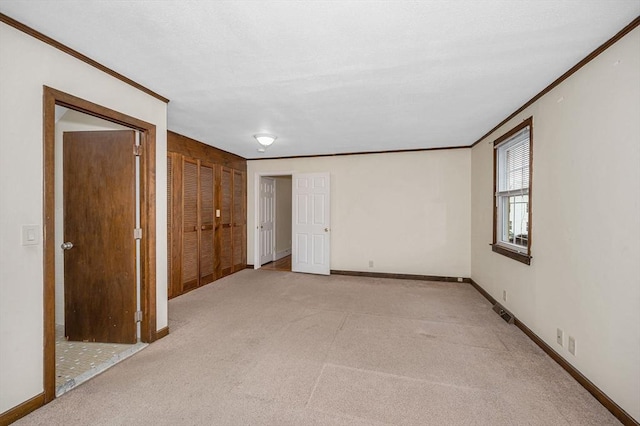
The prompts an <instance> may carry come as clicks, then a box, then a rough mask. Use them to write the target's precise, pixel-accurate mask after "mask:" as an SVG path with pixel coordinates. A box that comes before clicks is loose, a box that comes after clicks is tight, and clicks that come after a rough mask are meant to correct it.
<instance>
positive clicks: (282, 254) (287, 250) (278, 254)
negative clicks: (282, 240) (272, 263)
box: [274, 248, 291, 260]
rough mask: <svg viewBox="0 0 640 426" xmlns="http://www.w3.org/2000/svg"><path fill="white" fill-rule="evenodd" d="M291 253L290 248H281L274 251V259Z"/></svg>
mask: <svg viewBox="0 0 640 426" xmlns="http://www.w3.org/2000/svg"><path fill="white" fill-rule="evenodd" d="M290 254H291V249H290V248H288V249H286V250H281V251H277V252H276V258H275V259H274V260H280V259H282V258H283V257H287V256H289V255H290Z"/></svg>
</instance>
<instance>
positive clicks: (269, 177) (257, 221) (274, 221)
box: [256, 176, 278, 268]
mask: <svg viewBox="0 0 640 426" xmlns="http://www.w3.org/2000/svg"><path fill="white" fill-rule="evenodd" d="M262 179H271V180H272V181H273V209H272V210H273V212H272V215H271V217H272V218H273V228H272V231H273V249H272V250H273V252H272V253H271V262H275V260H276V247H275V246H276V243H277V241H276V222H277V220H276V213H277V211H278V209H277V206H276V200H277V194H276V191H277V187H276V176H260V181H259V182H260V186H259V187H258V189H257V190H258V192H261V191H262ZM260 204H262V198H260ZM258 207H260V206H258ZM259 212H260V209H258V214H259ZM256 219H257V220H256V227H259V226H261V223H262V222H261V221H260V217H258V218H256ZM258 236H259V237H260V238H262V232H260V230H259V229H258ZM261 243H262V241H258V248H259V249H260V248H261V247H262V244H261ZM258 259H260V262H259V265H260V267H261V268H262V265H263V263H262V253H259V254H258ZM267 263H268V262H267ZM265 264H266V263H265Z"/></svg>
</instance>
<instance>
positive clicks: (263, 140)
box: [253, 133, 278, 152]
mask: <svg viewBox="0 0 640 426" xmlns="http://www.w3.org/2000/svg"><path fill="white" fill-rule="evenodd" d="M253 137H254V138H256V140H257V141H258V143H259V144H260V148H258V152H264V151H265V150H266V149H267V148H268V147H269V146H271V144H272V143H273V141H275V140H276V139H278V137H277V136H274V135H270V134H268V133H258V134H257V135H253Z"/></svg>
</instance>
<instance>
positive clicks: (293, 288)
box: [16, 270, 619, 425]
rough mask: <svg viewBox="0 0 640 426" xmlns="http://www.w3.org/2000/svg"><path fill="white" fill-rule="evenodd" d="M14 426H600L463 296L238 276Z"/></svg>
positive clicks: (347, 281) (475, 297)
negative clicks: (160, 335) (161, 333)
mask: <svg viewBox="0 0 640 426" xmlns="http://www.w3.org/2000/svg"><path fill="white" fill-rule="evenodd" d="M169 309H170V311H169V312H170V318H169V321H170V327H171V334H170V335H168V336H167V337H166V338H164V339H162V340H160V341H158V342H157V343H154V344H153V345H151V346H149V347H147V348H146V349H144V350H142V351H140V352H139V353H138V354H136V355H135V356H133V357H131V358H129V359H127V360H125V361H123V362H121V363H120V364H118V365H116V366H114V367H113V368H111V369H109V370H108V371H106V372H105V373H103V374H101V375H100V376H98V377H96V378H95V379H93V380H91V381H89V382H86V383H84V384H83V385H82V386H79V387H78V388H77V389H74V390H73V391H72V392H69V393H67V394H65V395H63V396H62V397H60V398H57V399H56V400H54V401H53V402H51V403H50V404H48V405H46V406H44V407H42V408H40V409H39V410H37V411H35V412H33V413H32V414H30V415H28V416H26V417H24V418H23V419H21V420H19V421H18V422H17V423H16V424H18V425H54V424H65V425H86V424H92V425H113V424H130V425H141V424H155V425H182V424H190V425H199V424H202V425H204V424H207V425H209V424H216V425H240V424H261V425H262V424H266V425H269V424H270V425H303V424H304V425H308V424H326V425H347V424H348V425H381V424H415V425H430V424H432V425H444V424H447V425H450V424H491V425H513V424H533V425H589V424H592V425H596V424H597V425H607V424H619V423H618V421H617V420H616V419H615V418H614V417H613V416H612V415H611V414H610V413H609V412H608V411H607V410H606V409H605V408H604V407H603V406H602V405H601V404H600V403H598V402H597V401H596V400H595V399H594V398H593V397H592V396H591V395H590V394H589V393H588V392H587V391H586V390H585V389H584V388H583V387H582V386H580V385H579V384H578V383H577V382H576V381H575V380H574V379H573V378H571V377H570V376H569V374H568V373H567V372H566V371H564V370H563V369H562V368H561V367H560V366H559V365H558V364H556V363H555V362H554V361H553V360H551V359H550V358H549V357H548V356H547V355H546V354H545V353H544V352H542V350H541V349H539V347H538V346H536V345H535V344H534V343H533V342H532V341H531V340H529V338H527V337H526V336H525V335H524V334H523V333H522V332H521V331H520V330H519V329H518V328H516V327H515V326H513V325H509V324H507V323H506V322H505V321H503V320H502V319H501V318H500V317H499V316H498V315H496V314H495V313H494V312H493V311H492V310H491V305H490V303H489V302H488V301H487V300H486V299H484V298H483V296H482V295H480V293H478V292H477V291H476V290H475V289H474V288H473V287H472V286H471V285H470V284H466V283H445V282H426V281H413V280H394V279H383V278H363V277H352V276H340V275H331V276H316V275H306V274H295V273H291V272H278V271H260V270H244V271H241V272H238V273H236V274H234V275H231V276H228V277H225V278H223V279H221V280H218V281H217V282H215V283H214V284H211V285H209V286H205V287H201V288H199V289H197V290H194V291H192V292H190V293H188V294H186V295H183V296H180V297H177V298H175V299H172V300H171V301H170V302H169Z"/></svg>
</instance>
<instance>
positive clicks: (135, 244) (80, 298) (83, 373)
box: [55, 105, 147, 396]
mask: <svg viewBox="0 0 640 426" xmlns="http://www.w3.org/2000/svg"><path fill="white" fill-rule="evenodd" d="M55 116H56V123H55V135H56V137H55V139H56V140H55V170H56V181H55V204H56V212H57V213H58V214H57V215H56V220H55V222H56V223H55V247H56V251H55V269H56V279H55V286H56V292H55V293H56V294H55V299H56V300H55V328H56V330H55V331H56V339H55V342H56V343H55V359H56V396H60V395H62V394H64V393H65V392H67V391H69V390H71V389H73V388H74V387H75V386H77V385H79V384H81V383H83V382H85V381H86V380H89V379H90V378H92V377H94V376H96V375H98V374H100V373H101V372H103V371H104V370H106V369H107V368H109V367H111V366H113V365H114V364H116V363H117V362H119V361H121V360H123V359H125V358H127V357H128V356H130V355H132V354H134V353H136V352H137V351H139V350H141V349H143V348H144V347H145V346H147V344H146V343H142V342H141V341H140V327H139V323H133V322H130V321H127V318H128V317H131V314H133V315H135V313H134V312H138V311H140V274H139V271H140V244H139V240H133V239H132V234H131V231H130V229H129V228H131V229H133V228H138V227H139V225H140V191H139V183H140V161H139V157H137V156H134V155H133V154H134V152H132V151H133V150H132V145H133V146H139V142H140V134H139V132H138V131H135V130H132V129H130V128H129V127H127V126H122V125H120V124H116V123H113V122H110V121H107V120H104V119H101V118H98V117H94V116H91V115H88V114H85V113H82V112H79V111H76V110H72V109H69V108H65V107H61V106H58V105H56V108H55ZM122 151H124V152H122ZM118 158H119V160H118ZM114 210H118V213H117V215H116V216H114ZM114 221H116V222H117V223H113V222H114ZM101 223H102V231H101V230H100V224H101ZM104 228H107V229H104ZM118 229H119V230H120V232H121V233H122V234H123V235H120V236H118V235H117V230H118ZM74 245H76V246H77V247H74ZM112 246H117V247H119V249H118V250H117V251H115V252H114V253H112V254H111V255H110V256H111V257H112V258H113V261H112V262H109V261H107V260H106V259H104V256H103V255H102V253H106V252H110V251H111V250H112V248H113V247H112ZM91 250H93V251H94V253H93V254H91ZM95 251H97V253H95ZM109 263H113V264H115V265H109ZM65 266H66V268H65ZM97 270H101V271H103V272H102V273H101V274H100V275H101V276H100V277H97V276H96V271H97ZM103 292H104V293H103ZM96 294H98V295H100V296H99V297H97V296H96ZM129 311H131V312H129Z"/></svg>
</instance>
